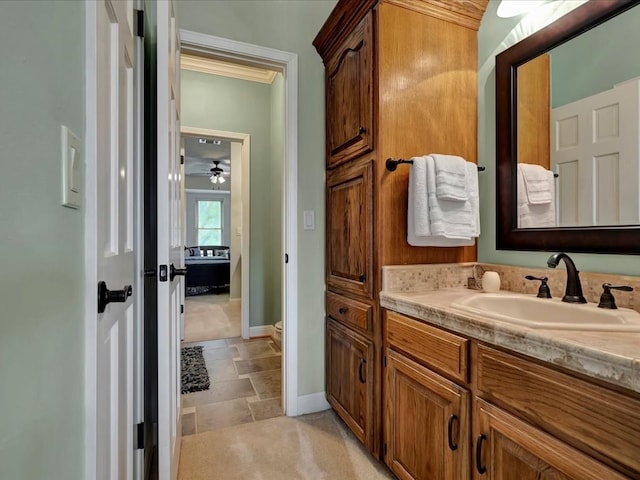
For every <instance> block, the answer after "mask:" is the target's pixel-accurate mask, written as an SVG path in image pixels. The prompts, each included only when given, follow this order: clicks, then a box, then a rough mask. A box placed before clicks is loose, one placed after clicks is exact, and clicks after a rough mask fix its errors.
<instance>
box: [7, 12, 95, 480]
mask: <svg viewBox="0 0 640 480" xmlns="http://www.w3.org/2000/svg"><path fill="white" fill-rule="evenodd" d="M0 64H1V65H2V68H0V158H1V166H2V174H0V225H1V226H0V229H1V232H2V233H1V234H0V237H1V238H2V240H1V241H0V245H1V248H0V264H1V265H2V275H0V305H2V311H1V313H0V478H2V479H7V480H9V479H20V480H41V479H44V478H50V479H65V480H73V479H78V480H80V479H83V478H84V462H83V458H84V449H85V443H84V300H83V296H84V261H83V257H84V247H83V245H84V230H83V228H84V222H83V213H84V212H83V210H82V209H80V210H73V209H69V208H65V207H62V206H61V205H60V200H61V178H62V177H61V166H60V148H61V146H60V125H67V126H68V127H69V128H70V129H71V130H72V131H73V132H74V133H76V134H77V135H78V136H79V137H80V138H81V139H84V94H83V92H84V8H83V4H82V2H75V1H53V0H52V1H47V2H35V1H34V2H25V1H3V2H1V4H0Z"/></svg>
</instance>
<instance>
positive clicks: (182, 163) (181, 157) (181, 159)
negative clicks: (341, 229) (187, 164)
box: [180, 155, 184, 165]
mask: <svg viewBox="0 0 640 480" xmlns="http://www.w3.org/2000/svg"><path fill="white" fill-rule="evenodd" d="M180 165H184V155H180Z"/></svg>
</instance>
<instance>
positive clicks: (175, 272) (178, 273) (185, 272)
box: [169, 263, 187, 282]
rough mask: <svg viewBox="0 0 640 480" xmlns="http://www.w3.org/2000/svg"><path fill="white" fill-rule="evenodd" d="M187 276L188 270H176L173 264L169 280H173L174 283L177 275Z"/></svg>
mask: <svg viewBox="0 0 640 480" xmlns="http://www.w3.org/2000/svg"><path fill="white" fill-rule="evenodd" d="M186 274H187V269H186V268H176V267H174V266H173V263H172V264H171V269H170V270H169V278H170V279H171V281H172V282H173V279H174V278H175V277H176V276H177V275H182V276H185V275H186Z"/></svg>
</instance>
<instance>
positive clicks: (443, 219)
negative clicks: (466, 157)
mask: <svg viewBox="0 0 640 480" xmlns="http://www.w3.org/2000/svg"><path fill="white" fill-rule="evenodd" d="M465 171H466V167H465ZM465 173H466V172H465ZM465 190H466V180H465ZM427 192H428V202H429V220H430V222H429V226H430V233H431V235H441V236H443V237H446V238H471V237H473V236H474V232H475V214H474V213H473V212H472V210H471V202H470V201H469V200H466V201H464V202H460V201H457V200H442V199H439V198H438V196H437V194H436V170H435V161H434V159H433V157H431V156H427ZM416 233H417V234H418V235H420V234H421V232H420V231H419V230H418V229H416Z"/></svg>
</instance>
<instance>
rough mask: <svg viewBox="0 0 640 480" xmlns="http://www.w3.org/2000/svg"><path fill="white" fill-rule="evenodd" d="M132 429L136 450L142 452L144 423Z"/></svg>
mask: <svg viewBox="0 0 640 480" xmlns="http://www.w3.org/2000/svg"><path fill="white" fill-rule="evenodd" d="M134 428H135V430H134V432H133V435H134V436H135V445H136V450H142V449H143V448H144V422H142V423H138V424H137V425H136V426H135V427H134Z"/></svg>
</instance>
